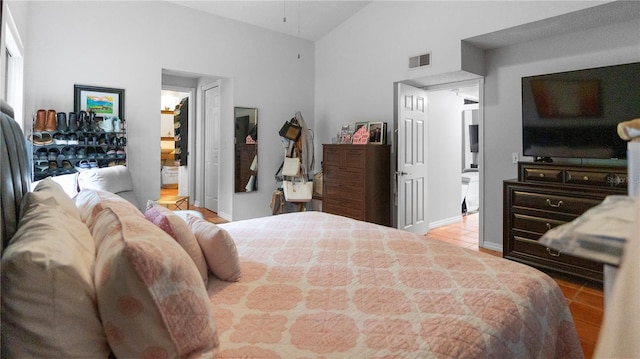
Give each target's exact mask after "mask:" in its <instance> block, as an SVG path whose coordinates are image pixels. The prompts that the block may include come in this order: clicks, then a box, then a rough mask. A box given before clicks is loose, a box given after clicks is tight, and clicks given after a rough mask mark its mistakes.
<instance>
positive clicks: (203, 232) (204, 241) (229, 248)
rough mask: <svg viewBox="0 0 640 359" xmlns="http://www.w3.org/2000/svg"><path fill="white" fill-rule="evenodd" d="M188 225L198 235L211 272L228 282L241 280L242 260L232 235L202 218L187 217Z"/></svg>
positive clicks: (197, 237)
mask: <svg viewBox="0 0 640 359" xmlns="http://www.w3.org/2000/svg"><path fill="white" fill-rule="evenodd" d="M187 223H189V226H191V230H192V231H193V233H194V234H195V235H196V239H197V240H198V244H200V248H201V249H202V253H204V258H205V259H206V260H207V266H208V267H209V269H210V270H211V272H212V273H213V274H215V275H216V277H218V278H220V279H222V280H225V281H228V282H235V281H237V280H239V279H240V275H241V272H240V259H239V258H238V250H237V249H236V244H235V243H234V242H233V238H231V235H229V233H228V232H227V231H225V230H224V229H223V228H220V227H218V226H216V225H215V224H214V223H211V222H207V221H206V220H204V219H202V218H198V217H194V216H191V215H187Z"/></svg>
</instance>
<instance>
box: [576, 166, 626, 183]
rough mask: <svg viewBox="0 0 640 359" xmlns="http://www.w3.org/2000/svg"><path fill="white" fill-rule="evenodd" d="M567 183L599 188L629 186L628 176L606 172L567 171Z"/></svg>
mask: <svg viewBox="0 0 640 359" xmlns="http://www.w3.org/2000/svg"><path fill="white" fill-rule="evenodd" d="M565 183H570V184H581V185H588V186H599V187H620V186H627V175H626V174H621V175H619V174H615V173H606V172H592V171H572V170H567V171H566V172H565Z"/></svg>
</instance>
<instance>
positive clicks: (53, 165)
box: [49, 160, 58, 174]
mask: <svg viewBox="0 0 640 359" xmlns="http://www.w3.org/2000/svg"><path fill="white" fill-rule="evenodd" d="M56 172H58V161H53V160H51V161H49V173H52V174H55V173H56Z"/></svg>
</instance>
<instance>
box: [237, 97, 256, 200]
mask: <svg viewBox="0 0 640 359" xmlns="http://www.w3.org/2000/svg"><path fill="white" fill-rule="evenodd" d="M234 114H235V118H234V121H235V127H236V131H235V144H236V145H235V147H236V148H235V150H236V153H235V164H236V165H235V167H236V168H235V189H236V190H235V191H236V193H237V192H253V191H256V190H257V189H258V109H257V108H249V107H236V108H235V109H234Z"/></svg>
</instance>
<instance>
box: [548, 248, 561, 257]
mask: <svg viewBox="0 0 640 359" xmlns="http://www.w3.org/2000/svg"><path fill="white" fill-rule="evenodd" d="M547 253H549V255H550V256H552V257H560V251H554V250H553V249H551V248H549V247H547Z"/></svg>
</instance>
